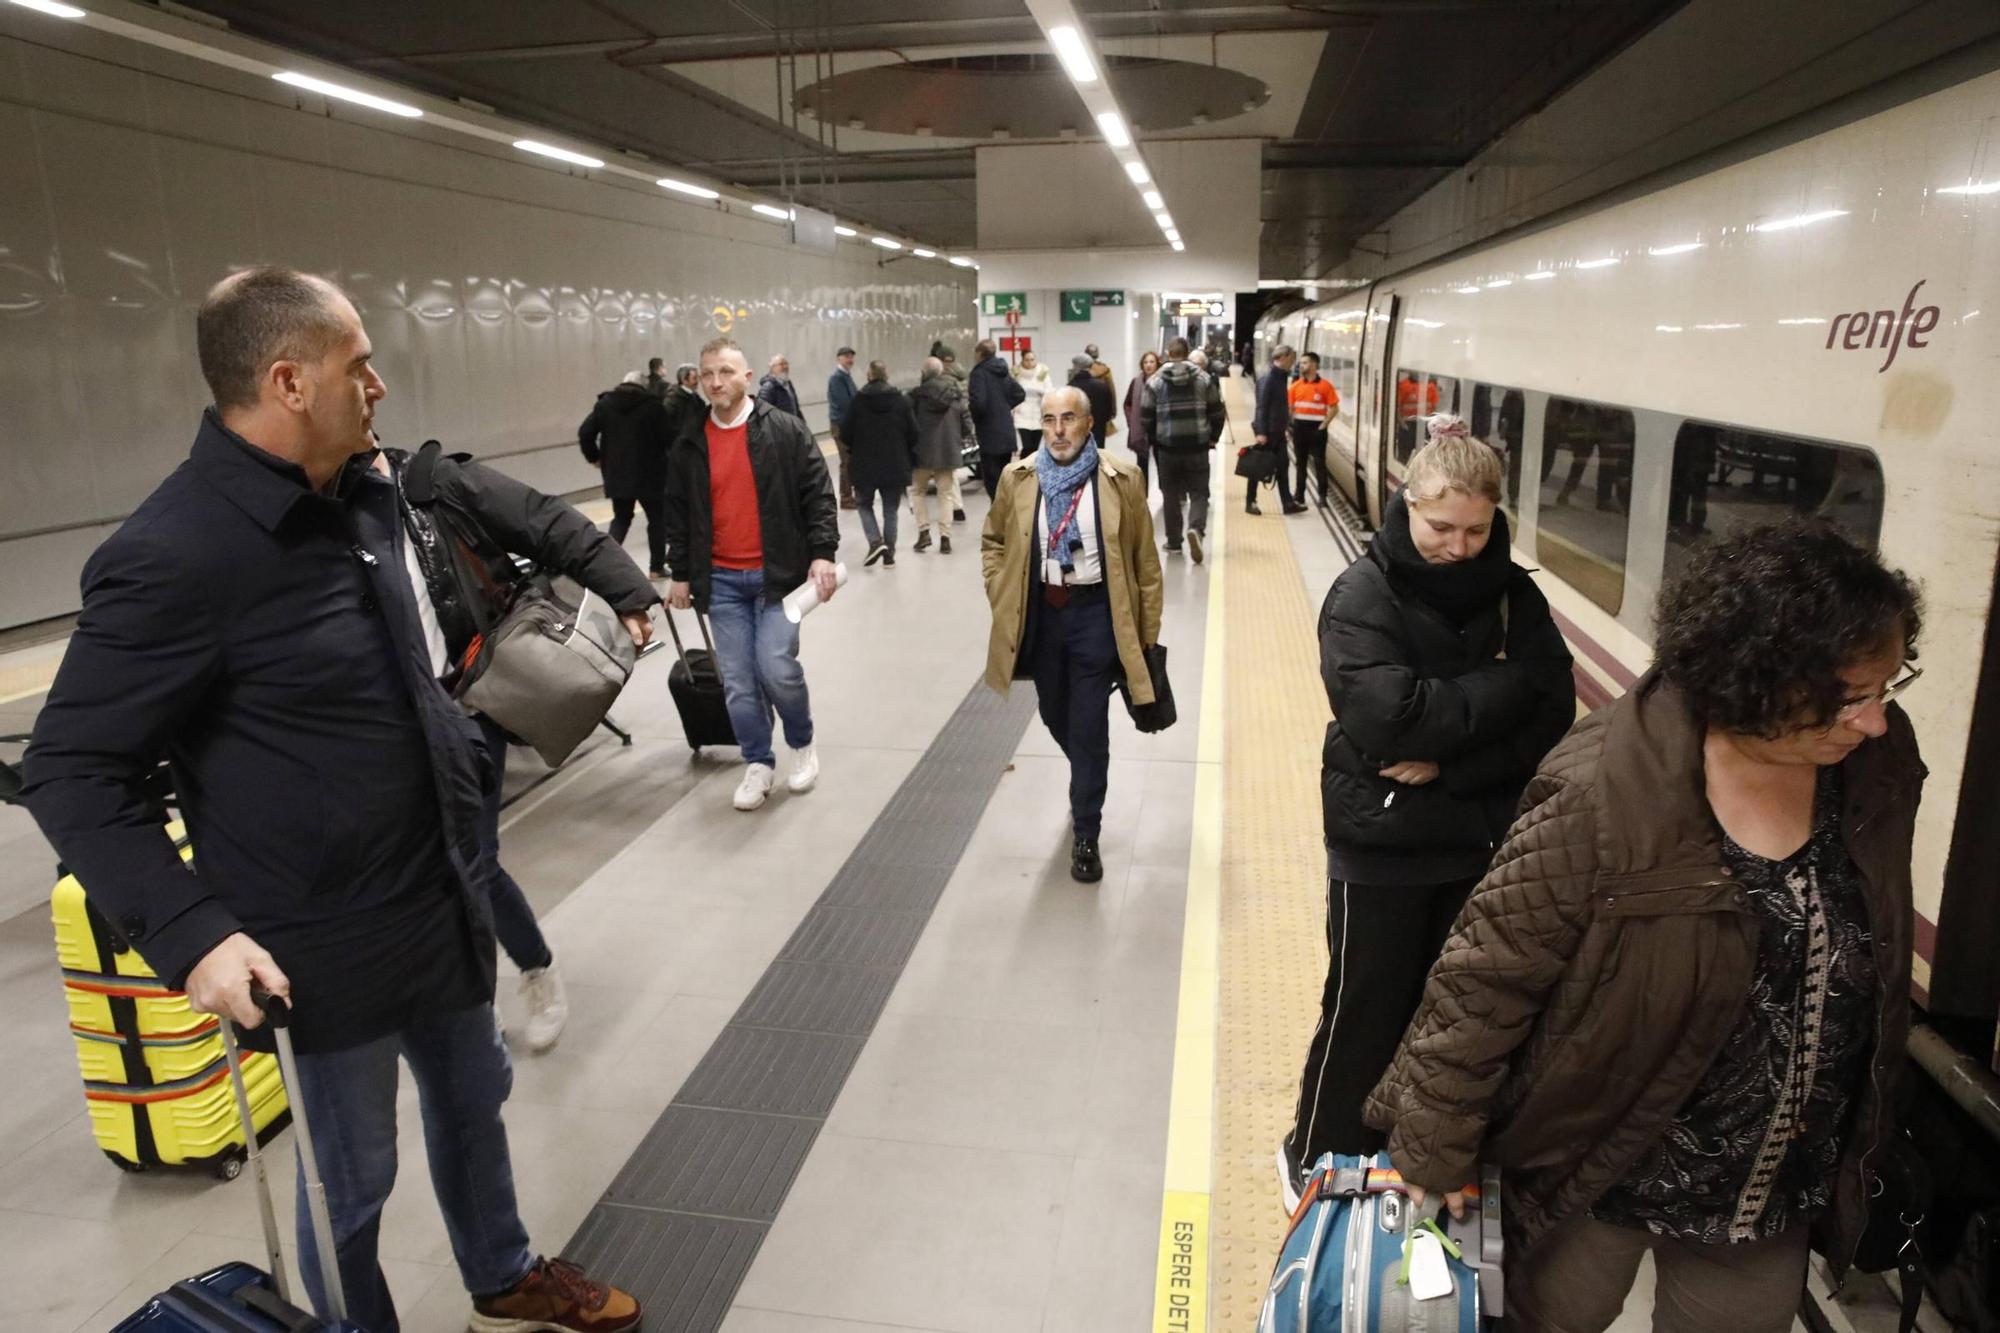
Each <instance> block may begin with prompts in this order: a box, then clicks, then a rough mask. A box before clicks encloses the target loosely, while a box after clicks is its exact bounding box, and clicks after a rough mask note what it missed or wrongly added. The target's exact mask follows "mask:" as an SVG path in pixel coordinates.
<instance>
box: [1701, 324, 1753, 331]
mask: <svg viewBox="0 0 2000 1333" xmlns="http://www.w3.org/2000/svg"><path fill="white" fill-rule="evenodd" d="M1695 327H1696V328H1698V329H1703V330H1715V329H1740V328H1742V327H1743V326H1742V325H1741V324H1697V325H1695Z"/></svg>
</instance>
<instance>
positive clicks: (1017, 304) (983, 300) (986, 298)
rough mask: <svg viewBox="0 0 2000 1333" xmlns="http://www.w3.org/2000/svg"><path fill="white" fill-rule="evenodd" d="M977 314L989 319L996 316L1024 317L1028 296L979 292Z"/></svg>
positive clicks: (1023, 293)
mask: <svg viewBox="0 0 2000 1333" xmlns="http://www.w3.org/2000/svg"><path fill="white" fill-rule="evenodd" d="M979 313H980V314H982V315H985V316H987V317H989V318H991V317H993V316H996V315H1026V314H1027V313H1028V294H1027V293H1026V292H981V293H980V294H979Z"/></svg>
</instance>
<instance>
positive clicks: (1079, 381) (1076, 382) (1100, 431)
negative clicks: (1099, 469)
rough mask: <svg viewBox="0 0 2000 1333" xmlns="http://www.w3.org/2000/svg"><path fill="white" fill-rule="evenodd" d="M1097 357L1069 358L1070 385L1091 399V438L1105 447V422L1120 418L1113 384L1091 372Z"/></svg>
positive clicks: (1099, 445)
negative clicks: (1112, 393) (1112, 391)
mask: <svg viewBox="0 0 2000 1333" xmlns="http://www.w3.org/2000/svg"><path fill="white" fill-rule="evenodd" d="M1095 361H1096V358H1094V357H1089V356H1073V357H1071V358H1070V359H1069V371H1070V374H1069V387H1070V388H1072V389H1081V390H1083V396H1084V397H1085V398H1088V399H1089V400H1090V416H1091V422H1092V425H1091V438H1092V439H1094V440H1096V441H1097V447H1098V448H1100V449H1102V448H1103V447H1104V424H1105V423H1106V422H1108V421H1116V420H1118V401H1117V400H1116V399H1115V398H1113V397H1112V396H1111V386H1110V385H1109V384H1106V383H1105V382H1104V381H1103V380H1101V379H1099V378H1098V377H1097V376H1095V375H1093V374H1091V373H1090V367H1091V366H1092V365H1093V364H1094V363H1095Z"/></svg>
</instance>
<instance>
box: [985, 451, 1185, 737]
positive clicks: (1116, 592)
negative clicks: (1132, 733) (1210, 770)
mask: <svg viewBox="0 0 2000 1333" xmlns="http://www.w3.org/2000/svg"><path fill="white" fill-rule="evenodd" d="M1144 486H1145V483H1144V482H1143V481H1141V480H1140V477H1139V470H1138V469H1137V468H1136V467H1134V466H1133V465H1132V464H1130V463H1128V462H1126V461H1125V460H1124V459H1122V458H1115V457H1113V456H1111V455H1109V454H1104V453H1100V454H1099V455H1098V462H1097V522H1098V533H1099V535H1100V536H1101V537H1102V539H1103V542H1104V582H1105V584H1106V586H1107V587H1108V588H1109V590H1110V596H1111V631H1112V635H1113V637H1114V638H1116V640H1117V641H1118V661H1119V664H1120V665H1122V666H1123V667H1124V668H1125V683H1126V688H1127V689H1128V690H1130V691H1131V695H1132V702H1134V703H1140V704H1149V703H1151V702H1153V678H1152V676H1151V674H1150V673H1148V672H1147V670H1146V654H1145V649H1146V645H1148V644H1153V643H1158V642H1159V641H1160V600H1161V579H1160V550H1159V548H1158V547H1157V546H1155V545H1153V514H1152V511H1151V510H1150V509H1148V508H1147V507H1146V492H1145V490H1144ZM1041 499H1042V487H1041V483H1040V482H1039V481H1038V480H1036V477H1035V460H1034V458H1032V457H1029V458H1023V459H1021V460H1020V461H1018V462H1014V463H1010V464H1008V465H1007V469H1006V470H1005V471H1004V472H1002V473H1001V474H1000V493H999V494H998V495H996V496H995V497H994V498H993V507H992V509H990V510H989V511H987V515H986V531H985V532H984V533H983V534H981V536H980V539H979V554H980V560H981V564H982V566H983V568H984V569H985V573H986V600H987V602H989V603H990V604H991V605H992V607H993V632H992V635H991V637H990V638H989V639H988V641H987V649H986V683H987V684H988V685H991V686H992V687H993V688H994V689H996V690H998V691H999V692H1000V693H1002V694H1005V693H1006V692H1007V688H1008V686H1009V685H1011V684H1012V683H1013V680H1014V666H1015V663H1016V662H1017V661H1018V660H1019V658H1020V655H1021V637H1022V635H1023V634H1024V633H1025V632H1026V631H1027V623H1028V584H1029V579H1030V576H1031V574H1032V573H1033V571H1032V570H1031V569H1030V568H1029V564H1030V562H1031V561H1033V560H1034V558H1035V552H1034V545H1035V511H1036V510H1037V509H1038V508H1040V506H1041Z"/></svg>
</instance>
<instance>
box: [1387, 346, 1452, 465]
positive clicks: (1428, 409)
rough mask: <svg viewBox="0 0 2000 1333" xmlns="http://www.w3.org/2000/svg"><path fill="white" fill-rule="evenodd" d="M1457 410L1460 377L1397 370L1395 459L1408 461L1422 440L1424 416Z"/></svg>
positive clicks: (1403, 461)
mask: <svg viewBox="0 0 2000 1333" xmlns="http://www.w3.org/2000/svg"><path fill="white" fill-rule="evenodd" d="M1457 410H1458V381H1457V380H1455V379H1452V378H1451V377H1450V376H1448V375H1427V374H1425V373H1424V372H1423V371H1421V370H1405V369H1398V370H1397V371H1396V461H1397V462H1398V463H1407V462H1409V461H1410V455H1411V454H1413V453H1415V452H1416V451H1417V446H1418V445H1420V444H1422V443H1423V435H1424V428H1423V418H1424V417H1427V416H1429V415H1430V414H1431V413H1433V412H1456V411H1457Z"/></svg>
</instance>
